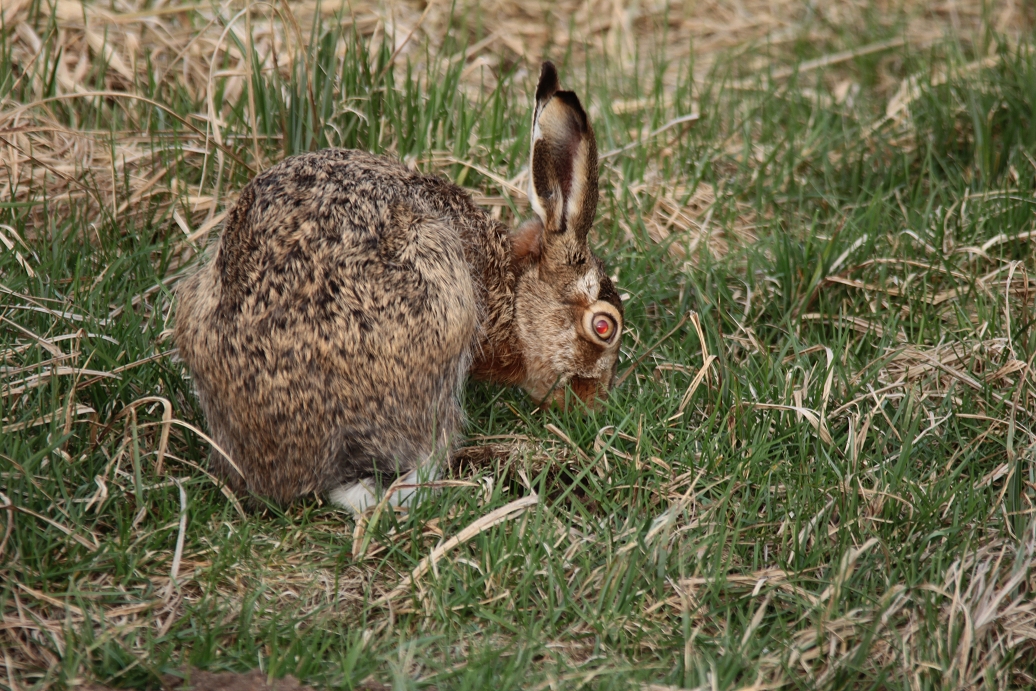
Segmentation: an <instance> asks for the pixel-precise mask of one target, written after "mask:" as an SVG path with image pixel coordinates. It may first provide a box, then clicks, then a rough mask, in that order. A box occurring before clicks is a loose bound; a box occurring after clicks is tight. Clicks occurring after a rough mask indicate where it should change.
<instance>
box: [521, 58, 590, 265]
mask: <svg viewBox="0 0 1036 691" xmlns="http://www.w3.org/2000/svg"><path fill="white" fill-rule="evenodd" d="M531 157H532V160H531V161H530V164H529V168H530V171H531V175H530V176H529V177H530V179H529V201H530V203H531V204H532V208H533V211H535V212H536V215H537V216H539V218H540V220H541V221H542V222H543V239H542V245H543V248H542V249H543V253H544V256H545V257H546V258H547V259H548V260H550V261H554V262H559V263H573V261H578V258H579V257H581V256H582V255H584V254H585V253H586V252H587V248H586V236H587V233H588V232H589V231H590V225H591V224H592V223H593V220H594V213H596V211H597V143H596V141H595V140H594V132H593V129H592V128H591V127H590V121H589V120H588V119H587V117H586V111H584V110H583V106H582V105H580V103H579V99H578V98H577V97H576V95H575V94H574V93H572V92H571V91H561V90H560V84H559V83H558V72H557V70H556V69H555V68H554V65H553V64H552V63H550V62H545V63H543V69H542V71H541V72H540V83H539V86H537V87H536V108H535V109H534V110H533V116H532V152H531Z"/></svg>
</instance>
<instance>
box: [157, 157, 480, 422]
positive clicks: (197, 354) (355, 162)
mask: <svg viewBox="0 0 1036 691" xmlns="http://www.w3.org/2000/svg"><path fill="white" fill-rule="evenodd" d="M422 180H425V181H427V180H429V178H424V177H423V176H421V175H420V174H417V173H412V172H411V171H409V170H407V169H406V168H405V167H403V166H401V165H399V164H398V163H394V162H392V161H388V160H386V159H381V158H378V157H375V156H371V155H370V154H365V153H362V152H354V151H344V150H334V149H331V150H325V151H320V152H315V153H311V154H303V155H300V156H295V157H292V158H289V159H286V160H285V161H283V162H281V163H280V164H278V165H277V166H274V167H273V168H270V169H269V170H267V171H265V172H264V173H262V174H261V175H259V176H257V177H256V178H255V180H253V181H252V183H250V184H249V185H248V186H247V187H246V188H245V190H243V192H242V195H241V198H240V199H239V200H238V203H237V204H236V206H235V207H234V208H233V209H232V211H231V212H230V213H229V214H228V217H227V222H226V224H225V228H224V231H223V235H222V237H221V240H220V246H219V248H218V250H217V253H216V256H215V257H214V261H213V262H212V263H211V264H210V265H209V266H207V267H206V268H205V269H203V270H202V271H201V272H200V273H199V275H198V276H197V277H196V278H195V279H194V280H193V281H191V282H188V283H187V284H186V285H185V286H184V287H183V289H182V290H181V293H180V302H181V307H180V314H181V315H182V317H181V318H178V332H179V333H178V336H177V340H178V342H179V344H180V350H181V355H182V356H183V357H184V359H185V361H187V364H188V365H189V366H190V367H191V369H192V370H193V371H195V374H196V379H197V380H198V383H199V388H205V387H206V386H207V387H208V388H210V389H211V390H212V392H211V393H212V394H213V396H214V397H219V398H225V399H231V400H233V399H237V398H238V397H242V398H247V399H248V400H249V401H251V402H252V403H250V405H249V413H248V414H249V415H254V414H258V415H263V414H264V413H263V411H265V412H266V413H269V414H270V415H271V418H270V420H268V421H267V422H270V421H272V420H274V419H277V420H283V419H284V418H285V415H284V408H283V405H282V404H283V402H284V401H289V400H290V401H292V403H291V404H290V406H289V407H292V408H297V407H304V408H306V409H308V410H310V411H311V412H313V413H316V414H317V415H318V416H321V415H323V416H324V417H326V416H327V415H331V414H332V413H334V411H332V410H331V409H332V408H333V409H335V410H337V411H338V412H339V413H341V414H342V415H346V416H348V414H349V413H348V410H350V409H352V410H361V409H366V410H371V406H374V407H376V408H385V410H384V411H383V412H384V414H385V416H386V417H388V418H392V417H395V416H397V415H404V413H405V411H406V410H408V409H410V408H412V407H413V406H414V405H422V404H423V405H426V406H427V405H432V406H433V407H434V406H437V405H439V404H438V403H434V402H433V400H432V399H437V398H439V397H441V396H442V395H443V394H444V392H443V391H442V388H443V385H444V384H446V383H447V381H452V380H454V379H455V378H456V376H458V373H463V372H464V371H465V369H466V366H467V362H468V359H469V351H470V348H471V344H472V342H473V337H474V334H475V329H476V321H477V312H478V309H477V304H476V297H475V287H474V285H473V280H472V277H471V274H470V270H469V268H468V265H467V263H466V262H465V258H464V251H463V243H462V239H461V235H460V232H459V231H458V229H457V228H456V226H455V224H454V223H452V222H451V220H450V219H449V218H448V217H444V216H443V214H442V213H440V212H439V211H438V210H437V208H436V205H435V204H434V203H429V202H428V200H427V198H426V196H422V195H421V194H420V193H419V190H418V191H415V190H417V189H418V188H419V186H420V184H421V181H422ZM415 184H416V185H417V187H415ZM375 394H376V395H377V399H376V400H371V399H372V396H374V395H375ZM302 401H305V403H304V405H303V404H302ZM390 409H395V410H396V411H397V413H392V412H391V410H390ZM321 411H323V412H321ZM406 414H407V415H408V414H409V413H406ZM334 415H337V413H334ZM334 415H332V416H334ZM404 416H405V415H404ZM289 417H290V415H289ZM254 422H255V423H259V422H261V421H259V420H256V421H254ZM242 426H243V427H245V425H242ZM248 426H253V427H254V425H253V424H252V423H249V425H248Z"/></svg>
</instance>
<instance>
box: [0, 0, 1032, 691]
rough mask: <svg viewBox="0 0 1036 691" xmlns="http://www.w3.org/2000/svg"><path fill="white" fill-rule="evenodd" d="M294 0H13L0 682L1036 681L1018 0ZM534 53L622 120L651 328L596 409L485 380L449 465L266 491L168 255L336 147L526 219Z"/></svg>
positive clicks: (622, 258) (7, 58)
mask: <svg viewBox="0 0 1036 691" xmlns="http://www.w3.org/2000/svg"><path fill="white" fill-rule="evenodd" d="M846 6H847V7H848V5H846ZM286 7H287V5H282V6H278V7H277V8H276V10H273V9H270V8H260V7H259V6H256V8H255V10H254V11H253V12H252V14H251V15H246V14H238V13H237V10H233V11H232V10H231V9H219V8H214V7H213V8H210V7H208V6H206V7H204V8H198V9H194V10H185V11H184V12H182V13H169V12H165V11H164V10H162V9H161V8H157V7H156V8H149V7H148V6H147V5H141V6H139V7H138V6H133V7H130V6H129V5H126V6H125V7H124V6H122V5H119V4H116V5H112V6H111V7H110V8H108V7H106V8H101V7H97V6H89V7H82V6H79V5H78V4H73V3H63V4H62V5H61V6H60V7H51V6H49V5H48V4H47V3H46V2H43V1H40V0H36V1H34V2H24V3H17V4H16V5H14V6H13V9H11V8H8V9H5V10H3V21H4V28H3V31H2V32H0V99H2V101H0V104H2V105H0V156H2V158H3V163H4V166H3V168H0V171H2V172H0V185H2V193H0V242H2V243H3V244H2V246H0V286H2V287H0V291H2V293H0V294H2V297H0V353H2V358H3V362H2V363H0V364H2V369H0V417H2V422H0V425H2V433H0V478H2V482H0V525H2V531H3V532H2V537H0V616H2V617H3V622H2V626H0V651H2V658H0V665H2V666H3V668H4V669H3V673H2V674H0V687H2V688H4V689H9V690H10V691H26V690H29V689H46V688H51V687H55V686H56V687H58V688H61V687H71V686H77V685H81V684H84V683H88V682H100V683H103V684H108V685H111V686H118V687H135V688H148V687H149V688H154V687H156V686H157V685H158V683H159V680H160V678H161V675H162V674H164V673H168V672H174V673H176V672H177V671H179V673H182V670H184V669H186V668H187V667H190V666H194V667H199V668H204V669H208V670H211V671H223V670H229V671H238V672H243V671H247V670H249V669H252V668H255V667H259V668H260V669H261V670H262V671H263V672H265V673H267V674H269V675H270V676H271V677H280V676H283V675H285V674H292V675H295V676H296V677H298V678H299V679H301V680H302V681H303V682H305V683H307V684H311V685H313V686H316V687H326V688H343V689H353V688H360V687H362V686H363V685H364V684H367V685H368V688H369V687H370V686H369V685H370V684H372V683H374V682H383V683H386V684H390V685H391V686H392V687H393V688H396V689H407V688H450V689H481V688H485V687H486V686H488V685H489V684H492V685H493V686H494V688H496V689H500V690H501V691H504V690H505V689H518V688H521V689H547V688H584V687H585V688H594V689H612V688H640V689H645V690H657V689H662V688H670V687H672V688H715V689H718V688H739V687H753V686H754V687H755V688H774V687H778V686H786V687H792V688H825V689H836V688H838V689H841V688H859V689H867V688H895V689H900V688H902V689H928V688H933V689H934V688H939V689H941V688H976V689H977V688H996V689H1001V688H1004V689H1006V688H1022V687H1028V686H1031V685H1033V684H1036V604H1034V603H1033V601H1032V592H1033V590H1034V588H1036V568H1034V565H1036V521H1034V520H1033V515H1034V499H1036V419H1034V418H1036V378H1034V374H1033V372H1032V365H1033V361H1034V357H1036V342H1034V341H1036V339H1034V337H1033V334H1034V329H1033V321H1034V314H1036V284H1034V281H1033V279H1032V278H1031V277H1030V276H1031V274H1033V272H1034V271H1036V251H1034V247H1036V227H1034V222H1033V219H1034V212H1036V195H1034V191H1036V53H1034V51H1033V46H1032V44H1031V41H1027V40H1025V39H1024V38H1020V37H1024V36H1025V35H1026V33H1025V32H1026V31H1031V27H1032V25H1033V17H1032V13H1031V8H1029V9H1028V10H1026V9H1025V8H1024V7H1019V8H1017V14H1016V15H1012V17H1013V19H1011V24H1010V25H1009V26H1007V27H1006V28H1005V27H1004V26H1000V27H999V28H997V26H998V25H997V18H996V17H995V16H992V15H993V14H994V12H993V10H992V9H990V8H989V7H986V9H985V10H983V9H981V8H978V9H975V8H972V7H971V6H970V5H968V6H967V8H962V9H961V13H962V14H961V15H960V16H961V17H964V19H965V20H967V19H968V18H969V17H970V18H972V19H974V22H975V23H974V25H971V24H967V25H965V26H960V25H959V21H963V20H959V17H958V19H956V20H954V21H956V22H958V26H957V28H956V31H954V30H953V27H954V21H949V20H948V19H946V20H945V22H944V23H943V24H939V23H938V21H936V20H938V19H939V18H938V17H936V18H935V19H933V18H932V16H931V15H930V14H926V13H925V12H924V11H922V10H921V9H919V8H918V7H915V6H914V5H913V4H911V3H904V4H903V5H902V6H901V7H898V9H896V10H895V11H889V10H888V9H887V8H885V7H884V5H882V4H879V3H875V4H873V5H869V4H868V5H861V6H860V8H862V9H860V11H859V14H858V15H851V13H850V16H843V15H833V14H832V15H822V14H810V13H809V12H812V10H810V11H809V12H806V13H805V14H803V13H802V11H800V10H794V11H792V10H790V9H789V10H788V12H789V15H788V18H787V26H789V27H790V29H786V30H785V31H784V33H780V32H778V31H776V30H774V31H772V32H770V33H768V34H764V35H756V34H752V33H751V31H754V30H755V29H751V30H749V29H745V31H746V32H748V33H746V34H744V35H742V34H737V33H736V32H735V31H734V30H733V29H731V30H730V32H729V35H728V36H727V39H728V40H720V38H722V37H720V38H717V37H716V36H715V35H709V36H705V35H698V34H694V35H693V36H691V37H690V38H688V36H689V35H688V34H687V33H686V32H687V26H688V25H689V24H688V22H691V23H692V24H693V22H692V21H691V20H694V21H697V20H696V19H695V17H693V16H692V17H691V19H689V20H686V21H685V19H686V18H687V17H688V16H690V14H693V10H692V9H688V8H683V9H680V8H675V7H674V8H671V9H670V10H669V13H670V14H665V13H663V15H650V16H648V18H647V19H644V18H643V17H641V19H636V18H635V17H634V18H631V16H632V15H629V14H627V15H623V16H625V17H626V19H627V20H629V22H630V27H632V28H631V29H630V32H629V33H628V34H626V33H624V32H623V31H620V30H618V29H615V27H621V26H622V24H621V22H620V21H619V19H621V17H620V18H618V19H613V20H612V21H613V24H612V27H613V29H614V30H613V29H609V30H608V31H607V32H605V33H594V32H593V31H590V30H589V29H586V27H585V26H584V25H583V24H580V22H584V23H585V22H588V21H590V20H591V19H593V18H594V16H595V15H594V12H587V15H588V16H584V15H582V14H578V13H577V14H574V15H573V17H574V18H573V19H572V20H571V21H572V25H571V26H569V27H567V28H566V29H564V30H565V31H567V32H568V34H567V35H569V36H584V37H588V38H585V41H584V42H583V43H582V44H580V43H578V41H576V40H575V39H572V40H561V39H560V38H558V36H559V35H561V34H559V33H554V34H552V33H551V31H556V32H561V31H562V30H561V29H557V28H556V27H555V28H553V29H552V28H550V27H548V26H546V24H548V23H549V22H544V26H542V27H540V28H541V29H542V32H541V33H542V36H543V38H542V40H541V42H540V43H536V42H535V40H534V39H535V38H536V37H535V36H532V34H529V33H528V32H529V31H532V29H527V28H522V27H525V25H524V24H523V25H521V26H518V25H515V26H516V27H518V28H519V29H521V30H522V31H526V32H527V33H526V34H519V33H514V34H512V33H509V32H498V28H499V24H500V22H504V21H511V20H512V19H513V17H512V14H514V13H516V12H518V11H517V10H516V9H515V7H512V6H502V8H498V12H496V13H494V12H493V11H485V12H478V11H474V10H471V11H463V8H458V9H457V11H456V12H455V13H453V14H449V13H447V12H445V11H442V12H440V9H436V10H435V12H431V11H430V12H429V14H428V16H427V18H425V19H423V21H425V22H427V23H426V24H423V25H420V26H421V29H420V30H416V29H415V30H414V33H413V36H412V37H411V39H410V40H409V41H408V42H407V43H406V44H405V45H402V47H401V44H402V39H403V38H405V37H406V36H407V35H408V33H409V31H410V29H414V27H417V26H418V25H419V22H420V21H422V20H419V19H418V18H419V17H420V16H421V12H418V11H413V10H411V9H408V8H407V7H406V6H403V5H400V6H398V7H395V8H394V10H393V12H395V14H392V15H391V16H389V17H385V16H380V17H379V16H378V15H377V13H376V12H375V11H374V10H370V9H369V8H368V9H364V8H363V7H360V8H359V9H356V8H355V7H354V10H353V14H352V15H350V14H348V13H346V14H345V15H338V16H337V18H336V17H335V16H334V15H332V14H331V13H330V11H323V12H322V11H320V10H317V9H314V8H313V7H312V6H303V5H298V6H296V7H295V10H294V14H293V15H292V16H289V15H287V14H286V11H285V8H286ZM307 7H308V9H306V8H307ZM357 7H359V6H358V5H357ZM587 7H590V5H587ZM609 7H611V6H610V5H609ZM853 7H856V6H853ZM976 7H977V6H976ZM983 7H985V6H983ZM1005 7H1006V5H1005ZM1011 7H1014V6H1013V5H1011ZM591 9H592V8H591ZM965 9H967V10H968V11H969V12H971V13H970V14H968V13H967V12H965ZM73 10H75V11H73ZM972 10H974V11H972ZM609 11H610V10H609ZM1004 11H1006V10H1004ZM131 12H135V13H136V14H129V13H131ZM307 12H308V14H307ZM408 12H409V13H410V14H407V13H408ZM1026 12H1028V14H1026ZM509 13H510V14H509ZM681 13H683V14H681ZM597 14H598V15H600V16H606V14H607V13H605V12H604V11H603V10H602V12H600V13H597ZM678 15H679V16H678ZM120 17H121V19H120ZM680 17H684V19H681V18H680ZM84 18H85V19H84ZM944 19H945V18H944ZM1001 19H1002V17H1001ZM87 20H88V21H87ZM958 20H959V21H958ZM537 21H539V20H537ZM731 21H733V20H731ZM1005 21H1006V20H1005ZM638 22H639V23H638ZM645 22H647V24H645ZM651 22H655V23H654V24H651ZM925 22H928V23H925ZM933 23H934V24H933ZM763 24H765V22H763ZM1001 24H1003V22H1001ZM933 25H934V26H935V27H936V28H935V29H932V26H933ZM537 26H539V25H537ZM766 26H771V25H766ZM774 26H775V25H774ZM393 27H396V30H395V31H394V30H393ZM446 27H450V29H449V31H447V30H446ZM918 27H921V29H919V28H918ZM1011 27H1014V28H1017V29H1018V31H1017V33H1011V32H1010V29H1011ZM1019 27H1021V28H1019ZM1024 27H1028V29H1025V28H1024ZM922 29H924V30H923V31H922ZM536 30H537V31H538V30H540V29H536ZM516 31H517V29H516ZM494 32H497V33H494ZM514 35H522V36H525V37H526V39H525V40H528V41H529V42H530V45H539V46H543V48H544V52H543V53H539V54H532V55H519V54H516V53H515V52H514V51H515V46H514V45H512V44H513V42H514V41H513V40H512V39H511V38H510V37H511V36H514ZM127 36H128V37H130V38H127ZM141 36H143V37H144V38H145V39H147V40H141V38H140V37H141ZM494 36H495V37H496V38H493V37H494ZM624 36H627V37H628V40H627V38H623V37H624ZM134 37H136V38H134ZM487 38H489V39H492V40H488V41H483V39H487ZM34 39H35V40H34ZM692 39H693V40H694V41H698V42H701V43H708V42H709V41H715V42H718V43H720V44H723V45H720V47H718V48H716V49H715V50H707V51H701V50H696V49H694V48H693V44H692V43H691V40H692ZM509 40H510V41H511V43H508V42H507V41H509ZM537 40H540V39H537ZM134 41H135V43H134ZM480 42H482V44H481V45H480ZM687 45H692V48H691V50H690V53H687V52H686V46H687ZM470 47H475V48H476V50H473V51H469V50H468V49H469V48H470ZM842 51H848V52H847V53H842ZM541 54H549V55H551V56H552V57H553V58H554V59H555V60H557V61H558V62H559V63H560V64H561V65H562V67H561V71H562V75H563V79H564V83H566V84H567V85H570V86H571V88H575V89H576V90H577V91H578V92H579V93H580V94H582V95H585V98H584V101H587V102H589V104H590V112H591V116H592V118H593V121H594V124H595V128H596V132H597V136H598V141H599V147H600V149H601V151H602V152H604V154H605V159H604V164H603V166H602V180H601V190H602V197H601V203H600V207H599V214H598V222H597V224H596V226H595V231H594V233H595V234H594V242H595V245H596V246H597V247H598V248H599V251H600V253H601V254H602V256H603V257H605V258H606V261H607V264H608V266H609V268H610V269H611V270H612V271H613V272H614V274H615V275H616V276H617V277H618V285H619V286H620V292H623V293H625V294H627V296H628V297H627V298H626V315H627V320H628V333H627V334H626V337H625V341H624V343H625V345H624V351H623V357H622V362H621V363H620V369H625V368H626V367H630V366H633V369H632V371H631V373H630V374H629V375H628V377H627V378H626V380H625V381H624V383H623V385H622V386H621V387H620V388H618V389H617V390H615V391H614V392H613V394H612V395H611V397H610V398H609V399H608V402H607V405H606V406H604V408H603V409H602V410H600V411H597V412H590V413H585V414H584V413H581V412H579V411H573V412H569V413H561V412H558V411H550V412H546V413H543V412H540V411H538V410H536V408H535V407H534V406H533V405H532V404H531V403H530V401H528V400H527V398H525V397H524V396H523V395H522V394H521V392H519V391H516V390H500V389H497V388H493V387H488V386H483V385H478V384H471V385H470V386H469V388H468V391H467V401H466V408H467V410H468V413H469V419H470V424H469V427H468V430H467V434H468V439H469V442H468V443H469V446H468V447H467V448H466V449H465V451H464V453H463V454H461V458H460V459H458V460H457V462H456V463H455V464H454V466H455V468H454V471H453V473H452V475H451V479H452V480H454V481H455V485H456V486H452V487H447V488H444V489H442V490H441V491H439V492H437V493H435V494H432V495H430V496H429V497H428V500H427V501H426V502H424V503H422V504H421V505H420V506H419V507H418V508H416V509H415V510H413V511H411V512H410V513H399V514H395V513H392V512H383V513H380V514H378V515H377V516H370V515H368V516H367V518H366V519H365V520H364V521H361V523H360V525H356V524H354V522H353V521H352V519H351V518H348V517H347V516H345V515H344V514H343V513H342V512H340V511H336V510H332V509H331V508H329V507H328V506H327V505H326V504H323V503H322V502H320V501H319V499H316V498H314V499H312V500H307V501H302V502H299V503H297V504H295V505H293V506H291V507H289V508H288V509H287V510H278V509H277V508H274V507H270V508H268V509H266V510H263V511H252V512H243V511H240V510H239V507H238V505H237V504H236V503H235V502H233V501H231V500H229V499H228V498H227V497H226V496H224V492H222V491H221V488H220V487H219V486H218V484H217V483H215V482H214V481H213V479H212V478H211V477H210V476H208V475H207V474H206V472H205V470H204V468H205V458H206V455H207V453H208V446H207V444H206V441H205V439H204V437H203V436H202V435H201V434H199V433H198V432H199V430H203V429H204V420H203V418H202V415H201V412H200V409H199V408H198V405H197V402H196V400H195V398H194V397H193V395H192V393H191V387H190V382H189V380H188V379H187V377H186V374H185V372H184V370H183V368H182V365H181V364H180V363H179V362H178V361H177V360H176V359H175V357H173V356H172V352H171V349H172V344H171V342H170V340H169V332H170V328H171V324H172V320H173V319H175V305H174V304H173V300H172V294H171V286H172V285H174V284H175V282H176V281H177V280H178V279H179V278H180V277H182V276H183V275H186V274H187V273H189V272H190V271H192V270H194V268H195V267H196V266H197V264H198V261H199V257H201V256H203V254H204V248H205V247H206V246H208V245H209V244H210V243H211V242H212V241H213V240H214V239H215V237H216V236H217V233H218V230H219V221H220V219H221V218H222V215H223V213H225V210H226V209H227V208H228V205H229V204H231V203H232V202H233V199H234V197H235V195H236V193H237V192H238V191H239V190H240V189H241V187H242V186H243V185H244V184H245V183H246V182H247V181H248V179H250V177H251V176H252V174H253V172H252V171H254V170H258V169H262V168H265V167H268V166H269V165H271V164H272V163H274V162H276V161H277V160H279V159H280V158H282V157H283V156H285V155H289V154H292V153H296V152H299V151H305V150H309V149H311V148H316V147H322V146H329V145H330V146H349V147H362V148H365V149H370V150H373V151H378V152H387V153H390V154H392V155H396V156H399V157H402V158H404V159H406V160H408V161H412V162H413V163H414V164H415V165H418V166H420V167H422V168H424V169H426V170H428V171H429V172H438V173H441V174H444V175H447V176H449V177H451V178H452V179H454V180H456V181H458V182H459V183H461V184H464V185H465V186H467V187H469V188H471V189H472V191H473V194H475V196H476V197H477V198H478V199H479V201H480V202H481V203H483V204H484V205H486V207H487V208H489V209H490V210H491V211H492V213H494V214H495V215H498V216H499V217H500V218H502V219H504V220H505V221H509V222H510V221H512V220H515V219H517V218H520V217H521V216H522V215H523V214H525V213H527V209H526V206H527V205H526V202H525V199H524V196H523V194H522V192H521V189H523V188H524V184H525V183H524V180H525V178H524V175H525V173H524V171H523V166H524V165H525V160H524V159H525V156H526V152H527V150H528V127H529V117H528V112H529V99H530V94H531V91H532V88H533V79H534V77H535V71H536V59H537V58H538V57H539V55H541ZM692 112H697V113H700V115H701V117H700V118H699V119H698V120H697V121H694V122H691V121H689V120H678V118H680V117H682V116H686V115H687V114H689V113H692ZM213 113H218V114H219V117H218V119H217V118H215V117H212V114H213ZM696 325H700V331H699V329H698V328H696ZM694 382H697V386H695V384H694ZM533 500H535V503H533ZM523 501H524V503H525V505H526V506H524V509H522V510H516V511H514V512H512V513H510V514H507V515H506V516H504V517H503V518H502V519H501V520H500V521H498V522H492V521H490V520H489V519H491V518H492V517H493V516H494V515H497V514H494V513H493V512H496V511H499V510H502V509H504V507H506V506H508V505H510V504H511V503H512V502H519V503H521V502H523ZM469 526H473V529H472V530H470V531H468V532H466V533H464V532H462V531H464V529H465V528H467V527H469ZM454 536H463V537H464V538H465V539H464V540H463V541H462V542H460V543H459V544H454V545H453V546H450V548H449V549H448V550H445V551H444V550H439V551H437V552H434V556H435V558H434V559H431V556H432V555H433V550H435V548H436V546H437V545H444V543H446V542H447V540H449V539H450V538H451V537H454ZM433 561H434V563H433ZM425 567H427V569H426V570H424V571H423V573H422V575H421V576H420V578H417V579H414V580H413V581H411V580H410V578H409V574H410V573H411V572H412V571H413V570H414V569H416V568H422V569H424V568H425Z"/></svg>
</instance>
